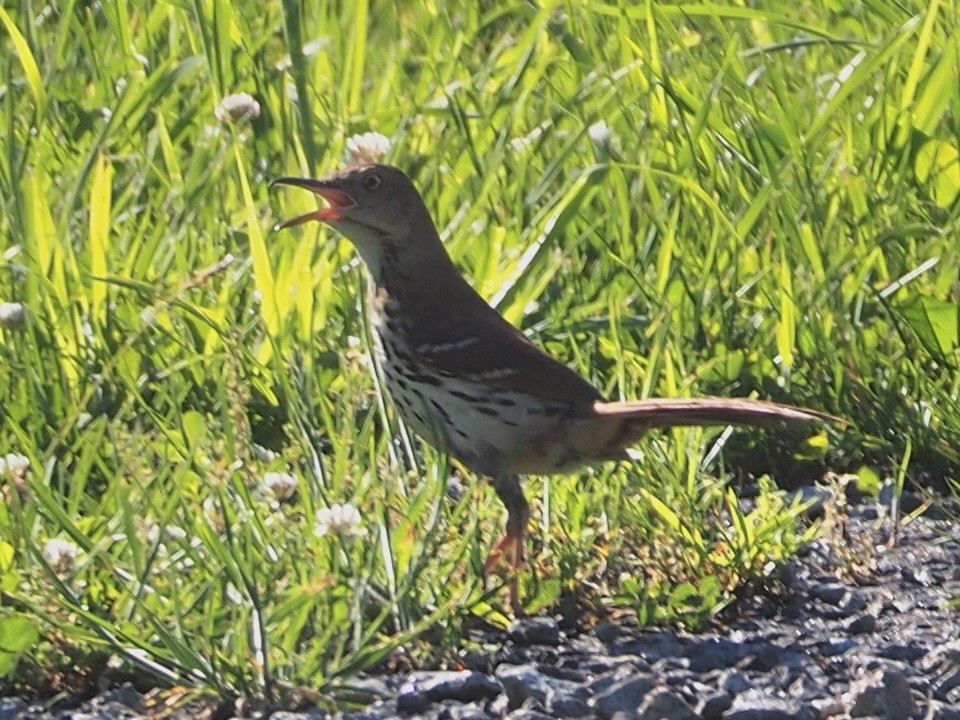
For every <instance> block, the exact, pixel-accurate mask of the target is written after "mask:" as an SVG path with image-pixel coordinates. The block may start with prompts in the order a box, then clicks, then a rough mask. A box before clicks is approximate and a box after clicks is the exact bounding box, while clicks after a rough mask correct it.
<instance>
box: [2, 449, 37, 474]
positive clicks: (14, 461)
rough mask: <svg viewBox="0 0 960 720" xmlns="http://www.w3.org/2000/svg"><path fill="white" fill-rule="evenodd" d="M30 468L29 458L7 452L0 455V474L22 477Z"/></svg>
mask: <svg viewBox="0 0 960 720" xmlns="http://www.w3.org/2000/svg"><path fill="white" fill-rule="evenodd" d="M29 469H30V458H28V457H24V456H23V455H17V454H15V453H7V454H6V455H5V456H2V457H0V475H10V476H11V477H23V476H24V475H26V474H27V470H29Z"/></svg>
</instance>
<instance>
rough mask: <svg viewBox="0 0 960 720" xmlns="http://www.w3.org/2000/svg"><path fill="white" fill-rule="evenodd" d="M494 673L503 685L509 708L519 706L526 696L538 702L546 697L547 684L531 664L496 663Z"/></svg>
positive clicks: (513, 708)
mask: <svg viewBox="0 0 960 720" xmlns="http://www.w3.org/2000/svg"><path fill="white" fill-rule="evenodd" d="M494 675H495V677H496V678H497V680H499V681H500V684H501V685H502V686H503V692H504V694H505V695H506V696H507V700H508V701H509V707H510V709H511V710H515V709H516V708H518V707H520V706H521V705H522V704H523V702H524V700H526V699H527V698H533V699H534V700H536V701H537V702H540V703H542V702H544V701H545V700H546V698H547V690H548V689H549V686H548V685H547V682H546V679H545V678H544V677H543V675H541V674H540V673H539V672H538V671H537V669H536V668H535V667H534V666H533V665H530V664H527V665H498V666H497V669H496V671H495V672H494Z"/></svg>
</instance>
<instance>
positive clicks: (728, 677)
mask: <svg viewBox="0 0 960 720" xmlns="http://www.w3.org/2000/svg"><path fill="white" fill-rule="evenodd" d="M720 687H721V688H723V691H724V692H725V693H729V694H730V695H739V694H740V693H744V692H747V691H748V690H750V689H752V688H753V683H752V682H750V680H749V679H747V676H746V675H744V674H743V673H742V672H740V671H739V670H731V671H729V672H728V673H726V674H725V675H724V676H723V677H722V678H721V680H720Z"/></svg>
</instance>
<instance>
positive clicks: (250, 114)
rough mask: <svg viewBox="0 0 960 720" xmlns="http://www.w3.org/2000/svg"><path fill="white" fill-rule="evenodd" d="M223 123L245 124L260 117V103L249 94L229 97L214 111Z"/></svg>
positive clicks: (237, 94)
mask: <svg viewBox="0 0 960 720" xmlns="http://www.w3.org/2000/svg"><path fill="white" fill-rule="evenodd" d="M213 114H214V115H215V116H216V118H217V120H219V121H220V122H222V123H238V124H239V123H243V122H246V121H248V120H255V119H256V118H258V117H260V103H258V102H257V101H256V100H254V99H253V98H252V97H251V96H250V95H249V94H248V93H245V92H244V93H236V94H235V95H227V96H226V97H225V98H224V99H223V100H221V101H220V104H219V105H217V107H216V109H215V110H214V111H213Z"/></svg>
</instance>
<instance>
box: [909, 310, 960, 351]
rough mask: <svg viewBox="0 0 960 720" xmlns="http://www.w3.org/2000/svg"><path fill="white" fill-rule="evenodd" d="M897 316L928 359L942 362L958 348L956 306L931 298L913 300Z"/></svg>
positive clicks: (959, 329)
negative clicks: (913, 334) (924, 351)
mask: <svg viewBox="0 0 960 720" xmlns="http://www.w3.org/2000/svg"><path fill="white" fill-rule="evenodd" d="M897 310H898V312H899V313H900V315H901V316H902V317H903V319H904V320H906V321H907V324H908V325H910V328H911V329H912V330H913V332H914V333H916V335H917V338H918V339H919V340H920V343H921V344H922V345H923V346H924V348H926V349H927V351H928V352H930V353H931V354H932V355H935V356H937V357H938V358H941V359H946V357H947V356H949V355H950V354H951V353H952V352H953V351H954V350H955V349H956V348H957V347H960V306H958V305H957V304H956V303H951V302H947V301H945V300H939V299H937V298H931V297H914V298H911V299H910V300H908V301H907V302H905V303H903V304H902V305H898V307H897Z"/></svg>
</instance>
